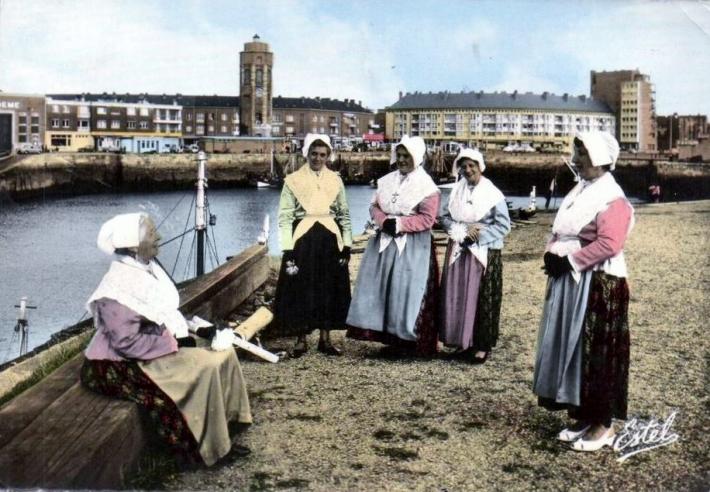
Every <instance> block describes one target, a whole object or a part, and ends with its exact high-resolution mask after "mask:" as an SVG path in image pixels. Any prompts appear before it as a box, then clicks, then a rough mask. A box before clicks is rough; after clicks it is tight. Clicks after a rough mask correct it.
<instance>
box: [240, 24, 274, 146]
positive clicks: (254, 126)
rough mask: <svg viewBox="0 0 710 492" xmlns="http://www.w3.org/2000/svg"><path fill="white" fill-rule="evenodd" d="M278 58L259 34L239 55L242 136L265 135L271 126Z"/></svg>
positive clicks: (246, 44) (245, 44)
mask: <svg viewBox="0 0 710 492" xmlns="http://www.w3.org/2000/svg"><path fill="white" fill-rule="evenodd" d="M273 65H274V54H273V53H271V52H270V51H269V45H268V44H267V43H264V42H262V41H261V39H260V38H259V35H258V34H255V35H254V37H253V38H252V40H251V42H249V43H244V51H242V52H240V53H239V121H240V132H239V133H240V135H261V136H266V135H264V134H263V131H264V130H263V128H266V127H267V126H268V125H269V124H270V123H271V98H272V83H271V69H272V67H273Z"/></svg>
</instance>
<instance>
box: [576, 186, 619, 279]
mask: <svg viewBox="0 0 710 492" xmlns="http://www.w3.org/2000/svg"><path fill="white" fill-rule="evenodd" d="M631 214H632V208H631V205H630V204H629V202H628V201H627V200H626V198H623V197H622V198H617V199H616V200H614V201H613V202H611V203H610V204H609V207H608V208H607V209H606V210H604V211H603V212H599V213H598V214H597V216H596V218H595V219H594V220H593V221H592V222H590V223H589V224H587V225H586V226H584V227H583V228H582V230H581V231H580V232H579V238H580V239H581V241H582V245H583V247H582V249H580V250H579V251H577V252H576V253H574V254H572V255H571V257H570V259H571V261H572V264H573V266H574V267H575V269H576V270H577V271H585V270H589V269H590V268H593V267H594V266H595V265H598V264H599V263H603V262H604V261H606V260H608V259H609V258H611V257H613V256H616V255H617V254H619V253H620V252H621V251H622V250H623V249H624V242H625V241H626V237H627V236H628V233H629V224H630V222H631Z"/></svg>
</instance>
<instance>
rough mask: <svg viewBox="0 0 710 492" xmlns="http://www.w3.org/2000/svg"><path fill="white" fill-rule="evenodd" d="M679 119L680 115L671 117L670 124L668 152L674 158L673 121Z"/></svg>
mask: <svg viewBox="0 0 710 492" xmlns="http://www.w3.org/2000/svg"><path fill="white" fill-rule="evenodd" d="M677 117H678V113H673V114H672V115H671V116H670V118H669V119H670V123H669V124H668V126H669V127H670V128H669V132H668V152H669V153H670V154H671V156H673V120H675V119H676V118H677Z"/></svg>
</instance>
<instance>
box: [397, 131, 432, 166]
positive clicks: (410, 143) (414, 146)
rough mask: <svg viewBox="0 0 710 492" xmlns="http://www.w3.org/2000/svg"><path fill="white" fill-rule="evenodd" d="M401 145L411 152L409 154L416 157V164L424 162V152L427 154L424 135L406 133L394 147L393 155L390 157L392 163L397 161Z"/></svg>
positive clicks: (419, 164)
mask: <svg viewBox="0 0 710 492" xmlns="http://www.w3.org/2000/svg"><path fill="white" fill-rule="evenodd" d="M400 145H402V146H404V148H405V149H407V152H409V155H411V156H412V159H414V165H415V166H421V165H422V163H423V162H424V154H426V144H425V143H424V139H422V137H410V136H409V135H404V136H403V137H402V140H400V141H399V142H398V143H396V144H395V145H394V146H393V147H392V155H391V157H390V164H394V163H395V162H397V147H399V146H400Z"/></svg>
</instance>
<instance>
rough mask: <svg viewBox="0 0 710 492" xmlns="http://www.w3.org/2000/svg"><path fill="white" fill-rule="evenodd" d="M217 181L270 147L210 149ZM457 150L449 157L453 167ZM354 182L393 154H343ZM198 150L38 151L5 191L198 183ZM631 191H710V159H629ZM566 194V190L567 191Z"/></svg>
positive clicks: (7, 178) (677, 195)
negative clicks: (240, 150) (220, 151)
mask: <svg viewBox="0 0 710 492" xmlns="http://www.w3.org/2000/svg"><path fill="white" fill-rule="evenodd" d="M208 159H209V160H208V177H209V184H210V186H211V187H213V188H229V187H240V186H254V185H255V183H256V181H257V180H258V179H260V178H265V177H266V176H267V175H268V173H269V171H270V159H269V156H268V155H264V154H210V155H209V156H208ZM274 160H275V167H276V168H277V171H278V170H282V169H284V170H285V171H286V172H290V171H291V170H292V169H294V168H297V167H298V166H300V165H301V163H302V162H303V159H302V157H301V156H300V155H297V154H290V155H289V154H278V155H276V156H275V159H274ZM452 161H453V157H451V156H448V157H447V158H446V164H447V166H448V167H449V168H450V166H451V162H452ZM486 166H487V167H486V172H485V174H486V176H488V177H489V178H490V179H492V180H493V181H494V182H495V183H496V184H497V185H498V186H499V187H500V188H502V189H503V190H505V191H506V192H507V193H511V194H516V195H527V194H528V193H529V192H530V188H531V187H532V186H533V185H534V186H537V190H538V195H539V196H543V195H544V194H545V192H546V190H547V189H548V187H549V185H550V181H551V179H552V178H553V177H554V176H557V183H558V191H559V193H564V192H566V191H567V190H568V189H569V188H570V187H571V186H572V184H573V182H572V175H571V173H570V172H569V170H567V168H566V167H565V166H564V164H563V163H562V156H561V155H560V154H509V153H505V152H489V153H487V154H486ZM333 168H334V169H336V170H338V171H340V172H341V174H342V176H343V179H344V180H345V181H346V183H351V184H366V183H368V182H370V180H372V179H376V178H378V177H380V176H382V175H384V174H385V173H386V172H388V170H389V154H387V153H383V152H379V153H369V152H368V153H342V154H339V155H338V156H337V158H336V160H335V162H334V163H333ZM195 175H196V154H167V155H166V154H163V155H158V154H151V155H145V154H144V155H141V154H94V153H73V154H69V153H66V154H59V153H57V154H38V155H29V156H24V157H20V158H17V159H16V160H15V162H12V163H10V164H9V165H5V167H4V168H2V169H0V198H4V199H10V200H16V201H20V200H27V199H33V198H38V197H46V196H57V195H80V194H95V193H120V192H128V191H166V190H180V189H189V188H192V187H193V186H194V183H195V177H196V176H195ZM615 176H616V177H617V180H618V181H619V182H620V183H621V185H622V187H623V188H624V189H625V190H626V192H627V193H628V194H629V195H632V196H638V197H645V196H646V194H647V192H648V187H649V186H650V185H651V184H656V183H657V184H660V185H661V187H662V190H663V197H664V199H665V200H680V199H703V198H710V164H708V163H684V162H667V161H659V160H648V159H622V160H620V161H619V163H618V164H617V169H616V171H615ZM559 193H558V194H559Z"/></svg>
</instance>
